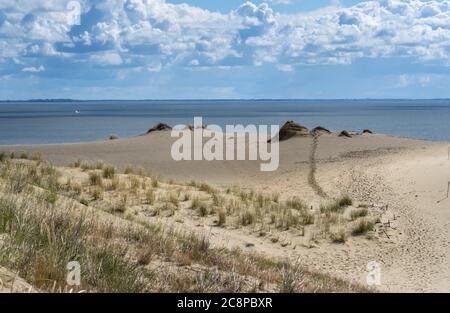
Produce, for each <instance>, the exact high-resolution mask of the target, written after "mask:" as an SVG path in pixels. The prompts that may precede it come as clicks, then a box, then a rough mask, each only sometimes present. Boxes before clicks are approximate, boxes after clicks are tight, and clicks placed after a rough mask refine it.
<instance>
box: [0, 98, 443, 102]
mask: <svg viewBox="0 0 450 313" xmlns="http://www.w3.org/2000/svg"><path fill="white" fill-rule="evenodd" d="M336 100H340V101H361V100H374V101H383V100H397V101H402V100H403V101H407V100H450V98H206V99H205V98H203V99H194V98H186V99H176V98H175V99H70V98H36V99H6V100H4V99H0V102H93V101H110V102H113V101H136V102H137V101H336Z"/></svg>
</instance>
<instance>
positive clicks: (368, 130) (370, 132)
mask: <svg viewBox="0 0 450 313" xmlns="http://www.w3.org/2000/svg"><path fill="white" fill-rule="evenodd" d="M363 134H373V132H372V131H371V130H370V129H364V130H363Z"/></svg>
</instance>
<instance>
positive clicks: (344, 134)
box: [339, 130, 352, 138]
mask: <svg viewBox="0 0 450 313" xmlns="http://www.w3.org/2000/svg"><path fill="white" fill-rule="evenodd" d="M339 137H348V138H351V137H352V135H350V134H349V132H348V131H346V130H343V131H341V133H340V134H339Z"/></svg>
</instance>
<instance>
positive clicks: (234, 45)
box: [0, 0, 450, 74]
mask: <svg viewBox="0 0 450 313" xmlns="http://www.w3.org/2000/svg"><path fill="white" fill-rule="evenodd" d="M69 2H70V1H65V0H56V1H53V0H52V1H50V0H39V1H38V0H31V1H25V0H18V1H17V0H16V1H12V0H3V1H2V2H1V3H0V73H3V74H9V73H14V72H20V71H26V72H35V73H38V72H41V71H43V70H44V69H46V70H49V71H51V70H54V71H55V72H57V70H58V69H59V68H60V67H61V66H64V65H66V66H67V67H74V65H76V66H75V67H76V68H78V69H80V68H83V67H86V68H87V67H90V66H95V65H98V66H108V67H112V68H114V67H118V68H124V67H125V68H146V69H148V70H149V71H153V72H154V71H160V70H161V69H163V68H165V67H173V66H183V67H205V66H207V67H212V66H217V67H224V66H226V67H229V66H242V65H248V66H259V65H263V64H267V63H272V64H274V65H275V66H276V67H277V68H278V69H280V70H282V71H292V70H293V69H294V68H295V65H298V64H312V65H314V64H349V63H351V62H353V61H354V60H355V59H358V58H390V57H408V58H412V59H413V60H414V61H415V62H435V63H438V64H440V65H443V66H448V65H449V64H450V1H422V0H403V1H394V0H379V1H367V2H362V3H360V4H357V5H355V6H352V7H348V8H342V7H340V6H334V7H330V8H328V9H327V10H324V11H322V12H314V13H309V14H308V13H302V14H280V13H277V12H274V11H273V10H272V9H271V7H270V4H266V3H263V4H260V5H256V4H254V3H252V2H244V3H243V4H242V5H241V6H239V7H238V8H236V9H235V10H233V11H231V12H229V13H227V14H222V13H216V12H210V11H208V10H204V9H201V8H198V7H195V6H190V5H187V4H171V3H167V2H165V1H163V0H105V1H96V0H83V1H81V2H80V8H81V12H80V13H81V18H80V22H81V23H80V25H78V23H77V19H76V18H74V15H73V14H74V12H73V11H71V10H69V9H68V3H69ZM278 2H280V1H278ZM281 2H285V1H281ZM269 3H270V2H269ZM37 62H39V63H40V64H44V65H45V67H44V65H42V70H40V69H41V67H37V68H36V67H34V66H33V64H36V63H37ZM32 69H37V71H33V70H32ZM8 72H9V73H8Z"/></svg>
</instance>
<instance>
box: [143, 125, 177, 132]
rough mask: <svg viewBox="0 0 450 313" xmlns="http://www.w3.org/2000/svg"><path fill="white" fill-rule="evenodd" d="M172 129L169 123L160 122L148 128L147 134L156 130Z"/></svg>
mask: <svg viewBox="0 0 450 313" xmlns="http://www.w3.org/2000/svg"><path fill="white" fill-rule="evenodd" d="M171 129H172V127H170V126H169V125H167V124H164V123H158V124H157V125H155V126H153V127H152V128H150V129H149V130H148V132H147V134H149V133H152V132H156V131H163V130H171Z"/></svg>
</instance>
